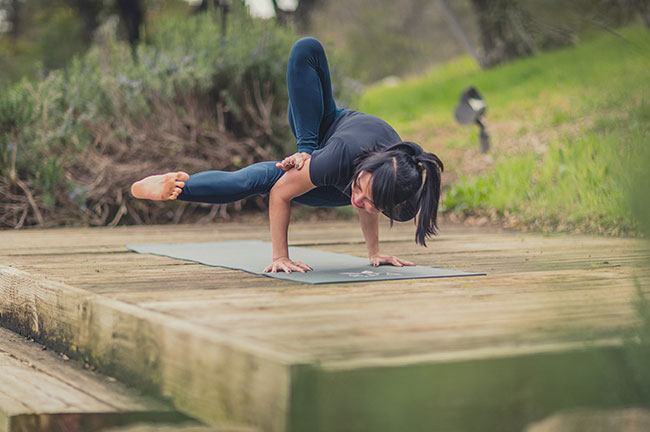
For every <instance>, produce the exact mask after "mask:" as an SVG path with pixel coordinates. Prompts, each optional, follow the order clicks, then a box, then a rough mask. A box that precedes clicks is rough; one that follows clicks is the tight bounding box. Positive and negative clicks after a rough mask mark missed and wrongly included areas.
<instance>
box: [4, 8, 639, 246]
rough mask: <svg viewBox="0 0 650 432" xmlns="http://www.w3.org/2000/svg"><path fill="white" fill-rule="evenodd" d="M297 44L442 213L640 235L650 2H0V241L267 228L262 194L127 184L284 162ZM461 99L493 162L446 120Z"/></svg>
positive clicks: (472, 133) (471, 136)
mask: <svg viewBox="0 0 650 432" xmlns="http://www.w3.org/2000/svg"><path fill="white" fill-rule="evenodd" d="M306 35H309V36H315V37H317V38H319V39H320V40H321V41H322V42H323V43H324V45H325V47H326V50H327V52H328V56H329V58H330V66H331V67H332V72H333V79H334V87H335V92H336V98H337V102H338V104H339V105H341V106H346V107H350V108H353V109H360V110H363V111H366V112H368V113H371V114H374V115H378V116H380V117H382V118H384V119H385V120H387V121H388V122H389V123H391V124H392V125H393V126H394V127H395V128H396V129H397V131H398V132H399V133H400V135H401V136H402V137H403V138H404V139H409V140H413V141H417V142H419V143H421V144H422V145H423V146H424V147H425V148H426V149H427V150H428V151H432V152H435V153H436V154H438V155H439V156H440V157H441V159H442V160H443V162H445V166H446V168H447V170H446V172H445V176H444V195H443V203H442V212H443V215H444V217H446V218H448V219H450V220H452V221H462V222H464V223H466V224H470V225H487V224H496V225H499V226H503V227H508V228H516V229H522V230H528V229H535V230H549V231H571V232H594V233H606V234H614V235H636V234H638V233H640V232H642V231H643V230H644V229H648V228H649V226H648V225H650V224H649V223H648V204H647V201H648V200H647V196H648V186H649V185H650V180H649V178H648V170H647V167H648V166H650V163H649V162H650V158H649V157H648V144H649V143H648V139H647V137H648V132H649V124H650V121H649V120H650V102H648V101H649V100H650V98H649V97H648V96H649V95H650V84H649V82H650V80H648V70H649V68H648V66H649V64H648V63H649V62H648V59H649V58H650V1H649V0H577V1H573V2H564V1H560V0H520V1H517V0H494V1H488V0H329V1H325V0H293V1H292V0H284V1H280V0H247V1H242V0H195V1H184V0H0V86H1V87H0V88H1V91H0V227H2V228H26V227H52V226H62V225H88V226H101V225H119V224H143V223H169V222H171V223H181V222H186V223H187V222H192V223H193V222H207V221H214V220H232V219H233V218H235V219H237V218H246V217H252V218H254V217H260V218H261V217H264V211H265V208H266V202H265V198H264V197H256V198H251V199H249V200H246V201H244V202H241V203H235V204H230V205H222V206H207V205H199V204H189V203H152V202H139V201H137V200H134V199H133V198H131V197H130V195H129V192H128V190H129V186H130V184H131V182H132V181H134V180H137V179H139V178H141V177H143V176H145V175H148V174H151V173H159V172H164V171H167V170H185V171H188V172H190V173H191V172H197V171H201V170H207V169H223V170H232V169H237V168H239V167H242V166H245V165H248V164H250V163H253V162H256V161H261V160H274V159H278V158H281V157H282V156H283V155H286V154H289V153H292V152H293V151H294V149H295V141H294V139H293V137H292V136H291V133H290V131H289V128H288V123H287V120H286V104H287V94H286V89H285V67H286V61H287V56H288V53H289V51H290V48H291V45H292V43H293V42H294V41H295V40H296V39H297V38H299V37H301V36H306ZM469 86H475V87H476V88H477V89H478V91H479V92H480V95H481V97H482V98H483V99H484V103H485V104H486V105H487V109H486V110H484V111H485V112H484V114H483V117H482V118H481V122H482V124H483V126H485V127H486V130H487V131H488V133H489V148H486V147H485V146H484V147H481V145H480V144H479V142H480V139H479V138H480V137H479V128H478V127H475V126H474V125H472V124H470V125H461V124H459V123H458V122H457V121H456V120H455V118H454V109H455V108H456V106H457V105H458V103H459V98H460V95H461V93H462V92H463V90H465V89H467V88H468V87H469ZM294 214H295V217H297V218H310V217H315V215H317V217H319V218H320V217H324V216H326V217H349V216H350V215H351V212H349V211H348V210H346V209H339V210H330V211H327V212H325V213H323V212H322V211H318V212H315V211H313V210H309V209H303V208H300V209H298V208H297V209H296V211H295V212H294Z"/></svg>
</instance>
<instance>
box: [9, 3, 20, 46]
mask: <svg viewBox="0 0 650 432" xmlns="http://www.w3.org/2000/svg"><path fill="white" fill-rule="evenodd" d="M7 5H8V10H7V21H9V23H10V25H11V30H9V35H10V36H11V39H12V40H13V41H14V42H16V40H17V39H18V36H19V35H20V31H21V4H20V0H8V1H7Z"/></svg>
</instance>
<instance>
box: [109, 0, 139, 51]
mask: <svg viewBox="0 0 650 432" xmlns="http://www.w3.org/2000/svg"><path fill="white" fill-rule="evenodd" d="M115 5H116V6H117V9H118V11H119V13H120V19H121V20H122V22H123V23H124V27H125V28H126V36H127V39H128V41H129V44H130V45H131V49H132V50H133V52H134V54H135V48H136V47H137V45H138V42H139V41H140V26H141V25H142V22H143V20H144V11H143V8H142V0H116V1H115Z"/></svg>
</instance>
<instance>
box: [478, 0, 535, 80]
mask: <svg viewBox="0 0 650 432" xmlns="http://www.w3.org/2000/svg"><path fill="white" fill-rule="evenodd" d="M472 6H473V7H474V11H475V12H476V16H477V19H478V27H479V34H480V37H481V44H482V53H481V56H480V58H481V66H482V67H483V68H488V67H491V66H494V65H497V64H500V63H504V62H507V61H509V60H512V59H515V58H518V57H524V56H527V55H531V54H533V53H534V51H535V47H534V45H533V42H532V38H531V37H530V35H529V34H528V31H527V30H526V26H525V23H524V20H523V17H524V15H523V12H522V10H521V9H520V8H519V5H518V3H517V0H472Z"/></svg>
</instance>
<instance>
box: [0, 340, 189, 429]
mask: <svg viewBox="0 0 650 432" xmlns="http://www.w3.org/2000/svg"><path fill="white" fill-rule="evenodd" d="M114 381H115V380H112V381H111V380H110V379H107V378H105V377H100V376H98V375H95V374H92V373H91V372H89V371H86V370H83V369H82V368H81V367H80V366H79V365H77V364H73V363H71V362H66V361H64V360H62V359H61V358H59V357H58V356H57V355H56V354H54V353H52V352H50V351H45V350H44V347H41V346H39V345H37V344H35V343H33V342H28V341H26V340H24V338H21V337H20V336H18V335H16V334H14V333H11V332H9V331H7V330H4V329H0V419H2V420H0V431H3V432H5V431H6V432H15V431H32V432H38V431H50V430H58V429H57V428H61V427H63V426H64V425H65V426H66V427H67V429H65V430H69V431H71V432H72V431H82V430H96V429H98V428H99V427H106V426H113V425H119V424H128V423H131V422H134V421H147V420H149V421H151V420H155V419H160V420H159V421H162V420H166V421H179V420H186V419H187V418H186V417H185V416H183V415H180V414H178V413H176V412H175V410H174V409H173V408H172V407H171V405H169V404H167V403H163V402H161V401H159V400H156V399H152V398H150V397H144V396H140V395H138V394H136V393H135V392H134V391H132V390H127V389H126V388H125V387H124V386H122V385H121V384H118V383H116V382H114Z"/></svg>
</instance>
